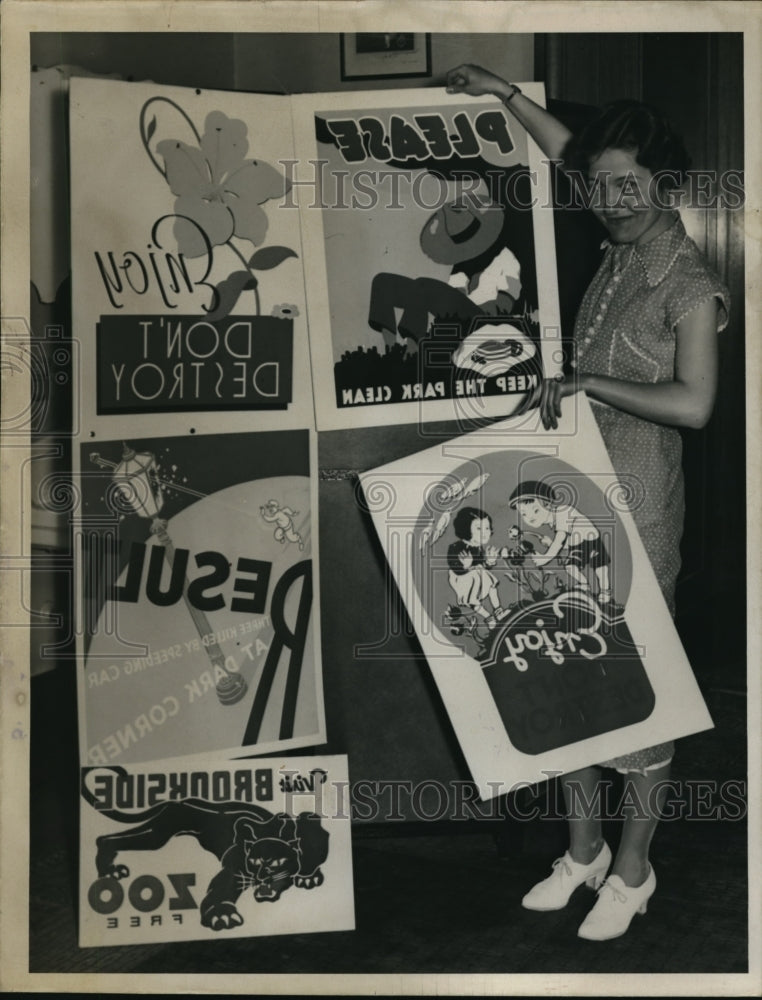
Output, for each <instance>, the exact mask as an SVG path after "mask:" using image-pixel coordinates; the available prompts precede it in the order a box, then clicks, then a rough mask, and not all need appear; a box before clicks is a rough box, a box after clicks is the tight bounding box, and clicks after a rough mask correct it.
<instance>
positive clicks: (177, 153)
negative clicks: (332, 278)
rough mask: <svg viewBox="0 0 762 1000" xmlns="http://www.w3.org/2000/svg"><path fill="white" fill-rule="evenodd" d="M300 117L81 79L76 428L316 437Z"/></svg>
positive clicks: (75, 201) (249, 103) (247, 103)
mask: <svg viewBox="0 0 762 1000" xmlns="http://www.w3.org/2000/svg"><path fill="white" fill-rule="evenodd" d="M289 115H290V112H289V104H288V98H283V97H268V96H262V95H253V94H241V93H222V92H214V91H201V90H196V89H191V88H180V87H166V86H158V85H155V84H151V83H127V82H121V81H115V80H92V79H84V78H73V79H72V81H71V91H70V129H71V217H72V276H73V277H72V280H73V323H74V331H75V337H76V338H77V339H78V340H79V346H80V354H81V360H82V372H81V377H80V378H79V381H78V384H77V385H75V387H74V388H75V399H78V400H79V407H80V412H79V413H78V424H79V428H78V427H75V431H76V430H78V429H81V430H83V431H84V432H86V433H89V432H90V431H92V430H93V428H97V427H98V426H102V424H103V421H104V420H105V419H106V418H108V421H107V422H108V423H109V425H110V426H111V427H112V428H113V431H112V433H113V434H114V435H115V436H116V435H118V434H120V433H121V434H126V433H128V434H130V435H133V436H134V435H136V434H137V435H140V434H145V433H146V432H148V433H153V432H154V430H155V427H156V421H157V419H158V420H161V421H162V423H163V424H164V426H166V427H168V428H169V427H182V428H185V429H188V428H190V427H193V428H194V430H196V431H200V432H201V431H205V430H216V429H220V428H223V427H224V429H225V430H228V431H229V430H236V429H251V427H252V417H255V418H256V426H257V428H259V429H266V428H275V427H306V426H313V425H314V411H313V404H312V388H311V377H310V365H309V347H308V343H307V317H306V308H305V302H304V281H303V275H302V251H301V244H300V227H299V217H298V212H297V210H296V208H292V209H289V207H288V204H287V203H286V202H285V200H284V195H285V194H286V193H287V191H288V188H289V184H290V181H289V179H288V177H287V176H286V174H285V173H284V168H283V167H282V166H281V162H280V161H284V162H286V163H289V162H292V161H293V155H294V151H293V137H292V130H291V127H290V121H289ZM74 370H75V372H78V368H77V366H74ZM191 415H192V416H191ZM122 428H125V430H122ZM175 433H177V431H175Z"/></svg>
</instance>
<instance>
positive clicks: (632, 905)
mask: <svg viewBox="0 0 762 1000" xmlns="http://www.w3.org/2000/svg"><path fill="white" fill-rule="evenodd" d="M655 889H656V876H655V875H654V870H653V868H649V871H648V878H647V879H646V880H645V882H644V883H643V885H639V886H636V887H635V888H633V887H632V886H629V885H625V884H624V882H623V881H622V880H621V878H620V877H619V876H618V875H610V876H609V877H608V878H607V879H606V881H605V882H604V883H603V885H602V886H601V887H600V889H599V890H598V899H597V901H596V904H595V906H594V907H593V908H592V910H591V911H590V912H589V913H588V915H587V916H586V917H585V919H584V920H583V921H582V924H581V925H580V928H579V930H578V931H577V934H578V935H579V936H580V937H581V938H586V939H587V940H588V941H608V940H610V939H611V938H615V937H621V935H622V934H624V933H625V931H626V930H627V928H628V927H629V926H630V921H631V920H632V918H633V917H634V916H635V914H636V913H640V914H643V913H645V912H646V907H647V906H648V900H649V899H650V898H651V896H653V894H654V890H655Z"/></svg>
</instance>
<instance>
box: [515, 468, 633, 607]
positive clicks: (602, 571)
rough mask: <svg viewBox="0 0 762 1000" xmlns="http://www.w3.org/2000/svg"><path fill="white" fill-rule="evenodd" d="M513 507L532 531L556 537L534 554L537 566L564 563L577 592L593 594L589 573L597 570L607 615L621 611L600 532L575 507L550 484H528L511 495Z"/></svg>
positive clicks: (599, 587)
mask: <svg viewBox="0 0 762 1000" xmlns="http://www.w3.org/2000/svg"><path fill="white" fill-rule="evenodd" d="M508 503H509V506H511V507H513V508H515V509H517V510H518V512H519V514H520V515H521V518H522V520H523V521H524V522H525V523H526V524H528V525H529V527H530V528H549V529H550V530H551V532H552V535H553V537H552V538H551V540H550V543H549V544H548V546H547V548H546V549H545V551H544V552H533V553H531V554H530V556H529V557H530V558H531V560H532V562H533V563H534V565H535V566H538V567H543V566H548V565H550V564H551V563H552V562H554V561H555V562H556V563H559V562H560V563H563V566H564V569H565V570H566V572H567V574H568V575H569V577H570V578H571V581H572V583H573V586H574V589H576V590H582V591H589V590H590V583H589V581H588V577H587V574H586V572H585V570H586V569H587V568H588V567H589V568H590V569H592V570H593V572H594V574H595V578H596V581H597V587H598V590H597V594H596V599H597V601H598V603H599V604H600V605H601V607H603V608H604V609H606V610H607V611H614V610H617V608H616V605H615V604H614V602H613V600H612V597H611V575H610V566H611V559H610V557H609V553H608V550H607V549H606V545H605V542H604V541H603V539H602V538H601V533H600V531H599V530H598V529H597V528H596V526H595V525H594V524H593V522H592V521H591V520H590V518H589V517H587V516H586V515H585V514H583V513H582V512H581V511H579V510H577V508H576V507H573V506H572V505H571V504H565V503H561V502H559V500H558V498H557V497H556V495H555V493H554V492H553V489H552V487H550V486H549V485H548V484H547V483H542V482H537V481H535V480H527V481H525V482H522V483H519V485H518V486H517V487H516V489H515V490H514V491H513V493H511V496H510V499H509V501H508Z"/></svg>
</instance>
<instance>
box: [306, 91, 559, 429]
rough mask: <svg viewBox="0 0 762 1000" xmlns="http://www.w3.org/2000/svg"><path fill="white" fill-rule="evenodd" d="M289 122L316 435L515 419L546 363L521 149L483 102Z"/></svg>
mask: <svg viewBox="0 0 762 1000" xmlns="http://www.w3.org/2000/svg"><path fill="white" fill-rule="evenodd" d="M522 86H523V87H524V85H522ZM524 89H525V90H526V92H527V93H528V94H529V95H530V96H531V97H533V98H534V99H535V100H537V101H539V102H540V103H541V104H544V92H543V87H542V84H527V85H525V87H524ZM293 109H294V111H293V114H294V127H295V134H296V143H297V149H298V151H299V156H300V159H299V162H298V164H297V169H296V170H295V171H294V173H293V175H292V177H291V179H292V188H291V190H290V192H289V195H288V197H289V198H293V199H294V201H295V202H296V201H298V204H299V207H300V212H301V218H302V226H303V239H304V248H305V278H306V282H307V292H308V299H309V304H310V320H311V337H312V350H313V355H312V356H313V371H314V378H315V393H316V412H317V420H318V429H320V430H328V429H336V428H349V427H362V426H374V425H382V424H390V423H401V422H403V423H404V422H407V423H413V422H416V421H419V420H438V419H439V420H442V419H457V418H460V417H462V416H469V417H479V416H496V415H497V416H500V415H503V416H505V415H508V414H510V413H514V412H516V411H517V410H518V409H519V408H520V407H521V406H522V405H523V404H524V403H525V402H526V400H527V396H528V394H529V393H531V391H532V390H533V389H534V388H536V386H537V385H538V384H539V381H540V379H541V378H542V373H543V371H549V370H551V369H553V370H555V367H554V366H557V365H558V362H559V357H558V356H556V348H557V347H558V343H559V342H560V341H559V338H560V334H559V333H558V329H559V320H558V306H557V290H556V284H555V270H554V268H553V267H550V268H549V267H548V266H547V262H548V261H553V260H554V259H555V249H554V237H553V217H552V209H551V207H550V206H551V204H552V202H551V199H550V196H549V176H548V169H547V166H548V165H547V162H545V161H542V159H541V157H540V153H539V150H538V149H537V147H536V146H535V145H534V143H533V141H532V140H531V139H530V138H529V137H528V136H527V134H526V132H525V131H524V130H523V129H522V128H521V127H519V126H518V125H517V124H516V123H515V121H514V120H513V119H512V118H511V116H510V114H509V112H508V110H507V109H506V108H505V107H504V105H502V104H501V103H500V102H499V101H497V100H496V99H495V98H479V99H475V98H463V97H462V96H457V95H448V94H445V93H442V92H440V91H437V92H434V91H432V90H428V89H421V90H410V91H395V92H394V100H393V102H391V101H389V99H388V96H385V95H384V94H383V93H367V92H366V93H354V94H352V93H341V94H317V95H314V94H310V95H304V96H302V97H295V98H294V99H293ZM541 332H542V337H541ZM543 340H544V341H546V343H545V344H543V343H542V341H543Z"/></svg>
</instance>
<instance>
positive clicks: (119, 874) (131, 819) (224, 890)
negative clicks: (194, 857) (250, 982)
mask: <svg viewBox="0 0 762 1000" xmlns="http://www.w3.org/2000/svg"><path fill="white" fill-rule="evenodd" d="M99 812H100V813H101V815H103V816H106V817H108V818H109V819H112V820H115V821H116V822H119V823H129V824H131V828H130V829H129V830H125V831H119V832H118V833H107V834H104V835H103V836H100V837H98V838H96V856H95V866H96V869H97V872H98V877H99V878H115V879H122V878H126V877H127V876H128V875H129V873H130V872H129V868H127V867H126V866H125V865H123V864H117V863H116V858H117V855H118V854H119V853H121V852H123V851H150V850H157V849H158V848H160V847H163V846H164V845H165V844H166V843H167V842H168V841H169V840H171V839H172V837H176V836H179V835H186V836H188V835H189V836H193V837H195V838H196V839H197V840H198V843H199V844H200V845H201V847H203V848H204V849H205V850H207V851H211V852H212V854H214V855H215V857H217V859H218V860H219V861H220V863H221V866H222V867H221V868H220V870H219V871H218V872H217V874H216V875H215V876H214V877H213V878H212V880H211V882H210V883H209V886H208V888H207V891H206V895H205V896H204V899H203V901H202V903H201V910H200V912H201V923H202V925H203V926H204V927H210V928H211V929H212V930H214V931H220V930H226V929H229V928H232V927H239V926H240V925H241V924H242V923H243V917H242V916H241V915H240V913H239V912H238V910H237V909H236V907H235V902H236V900H237V899H238V897H239V896H240V895H241V893H242V892H244V890H246V889H250V888H251V889H253V891H254V899H255V900H257V902H259V903H264V902H268V903H274V902H276V901H277V900H278V899H280V897H281V895H282V893H284V892H285V891H286V890H287V889H289V888H291V886H295V887H296V888H298V889H315V888H317V887H318V886H319V885H322V883H323V873H322V871H321V870H320V865H321V864H323V862H325V860H326V858H327V857H328V837H329V834H328V832H327V831H326V830H324V829H323V828H322V826H321V824H320V817H319V816H318V815H317V814H315V813H308V812H302V813H299V815H298V816H296V817H293V816H289V815H288V814H287V813H276V814H273V813H270V812H268V810H266V809H263V808H262V807H261V806H256V805H248V804H246V803H242V802H207V801H206V800H205V799H196V798H187V799H182V800H179V801H175V802H162V803H159V804H158V805H155V806H152V807H151V808H148V809H145V810H143V811H142V812H139V813H134V814H133V813H126V812H121V811H120V810H116V809H103V810H99Z"/></svg>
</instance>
